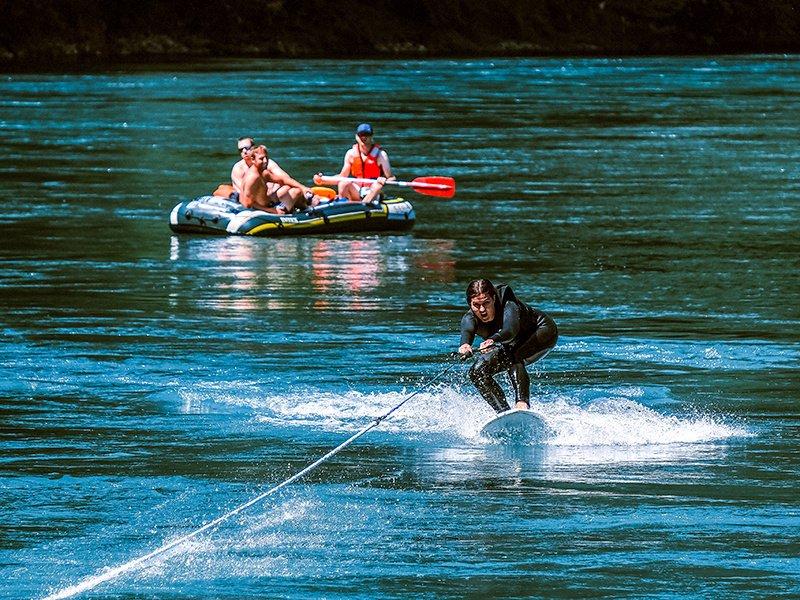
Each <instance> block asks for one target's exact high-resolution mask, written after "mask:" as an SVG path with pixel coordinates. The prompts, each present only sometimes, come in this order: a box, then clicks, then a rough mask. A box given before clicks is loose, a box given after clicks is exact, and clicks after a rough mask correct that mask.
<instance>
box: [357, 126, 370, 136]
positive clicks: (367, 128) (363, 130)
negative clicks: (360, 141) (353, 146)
mask: <svg viewBox="0 0 800 600" xmlns="http://www.w3.org/2000/svg"><path fill="white" fill-rule="evenodd" d="M359 133H368V134H369V135H372V125H370V124H369V123H362V124H361V125H359V126H358V127H356V135H358V134H359Z"/></svg>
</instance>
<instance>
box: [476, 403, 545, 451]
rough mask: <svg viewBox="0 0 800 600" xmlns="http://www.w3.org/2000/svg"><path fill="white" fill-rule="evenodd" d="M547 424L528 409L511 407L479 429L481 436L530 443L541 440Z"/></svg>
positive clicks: (494, 439) (496, 439)
mask: <svg viewBox="0 0 800 600" xmlns="http://www.w3.org/2000/svg"><path fill="white" fill-rule="evenodd" d="M546 435H547V425H545V423H544V421H543V420H542V418H541V417H539V416H538V415H537V414H536V413H534V412H531V411H530V410H528V409H523V408H512V409H511V410H507V411H506V412H504V413H500V414H499V415H497V416H496V417H495V418H493V419H492V420H491V421H489V422H488V423H486V425H484V426H483V429H481V436H482V437H485V438H487V439H490V440H493V441H500V442H514V443H523V444H530V443H535V442H541V441H542V440H544V438H545V436H546Z"/></svg>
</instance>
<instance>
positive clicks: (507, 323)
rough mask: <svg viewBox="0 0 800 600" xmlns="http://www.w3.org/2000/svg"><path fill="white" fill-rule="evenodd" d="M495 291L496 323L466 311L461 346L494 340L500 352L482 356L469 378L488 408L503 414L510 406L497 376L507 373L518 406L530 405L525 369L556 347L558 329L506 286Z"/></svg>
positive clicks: (491, 352)
mask: <svg viewBox="0 0 800 600" xmlns="http://www.w3.org/2000/svg"><path fill="white" fill-rule="evenodd" d="M496 289H497V298H496V299H495V305H494V309H495V311H494V319H493V320H492V321H491V322H490V323H484V322H483V321H481V320H480V319H478V318H477V317H476V316H475V314H474V313H473V312H472V311H471V310H469V311H467V314H465V315H464V316H463V318H462V319H461V344H472V342H473V340H474V339H475V336H476V335H479V336H480V337H482V338H483V339H489V338H491V339H493V340H494V342H495V344H496V345H497V350H493V351H490V352H487V353H485V354H482V355H480V356H479V357H478V358H477V360H476V361H475V364H473V365H472V368H471V369H470V370H469V377H470V379H471V380H472V383H474V384H475V387H476V388H478V391H479V392H480V393H481V395H482V396H483V397H484V398H485V399H486V401H487V402H488V403H489V405H490V406H491V407H492V408H493V409H495V411H497V412H503V411H504V410H508V409H509V406H508V402H507V401H506V397H505V394H504V393H503V389H502V388H501V387H500V386H499V385H498V384H497V382H496V381H495V380H494V376H495V375H497V374H498V373H500V372H501V371H507V372H508V378H509V380H510V381H511V386H512V387H513V389H514V395H515V396H516V400H517V402H520V401H522V402H525V403H527V404H528V405H530V377H529V376H528V371H526V370H525V365H526V364H531V363H533V362H536V361H537V360H539V359H540V358H542V357H544V355H545V354H547V353H548V352H549V351H550V350H551V349H552V348H553V346H555V345H556V340H557V339H558V328H557V327H556V323H555V321H553V319H551V318H550V317H549V316H548V315H546V314H545V313H543V312H542V311H540V310H539V309H537V308H533V307H532V306H528V305H527V304H525V303H524V302H520V301H519V300H518V299H517V297H516V296H515V295H514V292H513V291H512V290H511V288H510V287H508V286H507V285H498V286H497V287H496Z"/></svg>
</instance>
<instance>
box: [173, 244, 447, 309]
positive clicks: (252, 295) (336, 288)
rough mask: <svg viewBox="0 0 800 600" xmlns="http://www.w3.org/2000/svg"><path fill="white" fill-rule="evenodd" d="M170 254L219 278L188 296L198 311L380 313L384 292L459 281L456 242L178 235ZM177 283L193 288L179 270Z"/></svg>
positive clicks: (175, 281)
mask: <svg viewBox="0 0 800 600" xmlns="http://www.w3.org/2000/svg"><path fill="white" fill-rule="evenodd" d="M169 255H170V260H171V261H174V262H176V263H180V262H186V261H191V262H192V268H193V269H196V268H198V264H199V268H202V269H204V270H205V271H206V272H209V273H212V274H213V275H214V277H215V280H214V281H213V284H212V285H208V282H207V283H206V285H205V286H203V287H202V288H198V289H196V290H193V291H192V293H191V294H190V295H189V296H190V298H191V300H192V301H193V302H195V303H196V305H195V306H194V307H193V308H194V309H197V310H202V309H209V308H211V309H216V310H249V311H256V310H262V309H278V310H281V309H284V310H303V309H306V310H307V309H317V310H335V311H353V310H357V311H369V310H378V309H379V308H380V307H381V305H382V304H383V302H384V301H385V297H386V294H385V293H384V292H382V291H381V290H380V289H379V288H381V287H382V286H395V285H400V286H402V285H406V283H407V281H406V280H407V279H413V280H415V281H417V280H419V279H421V278H424V279H432V280H435V281H451V280H452V279H453V277H454V276H455V275H454V268H455V259H454V258H453V243H452V242H451V241H449V240H419V239H414V238H412V237H407V236H391V237H388V236H370V237H358V238H342V237H338V238H310V237H284V238H273V239H271V240H263V239H255V238H249V237H239V236H235V237H234V236H231V237H220V238H208V237H203V238H197V237H183V236H173V237H172V238H171V241H170V252H169ZM420 272H422V273H424V274H423V275H421V274H420ZM172 279H173V280H174V285H176V286H183V287H185V286H187V285H194V279H193V278H192V279H188V280H182V279H181V277H180V272H176V274H175V275H174V277H173V278H172ZM279 291H280V292H281V293H276V292H279ZM287 292H288V293H287ZM176 298H177V296H176ZM176 301H177V300H176Z"/></svg>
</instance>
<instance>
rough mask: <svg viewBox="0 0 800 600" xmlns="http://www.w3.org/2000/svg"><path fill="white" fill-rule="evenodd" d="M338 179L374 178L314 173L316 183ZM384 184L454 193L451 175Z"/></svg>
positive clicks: (434, 193) (333, 182)
mask: <svg viewBox="0 0 800 600" xmlns="http://www.w3.org/2000/svg"><path fill="white" fill-rule="evenodd" d="M340 181H350V182H352V183H369V184H372V183H375V181H376V180H375V179H364V178H362V177H342V176H341V175H314V183H316V184H317V185H336V184H337V183H339V182H340ZM386 185H399V186H400V187H410V188H412V189H413V190H414V191H415V192H417V193H419V194H424V195H425V196H440V197H442V198H452V197H453V196H454V195H455V193H456V181H455V179H453V178H452V177H417V178H416V179H414V181H393V180H389V181H387V182H386Z"/></svg>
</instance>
